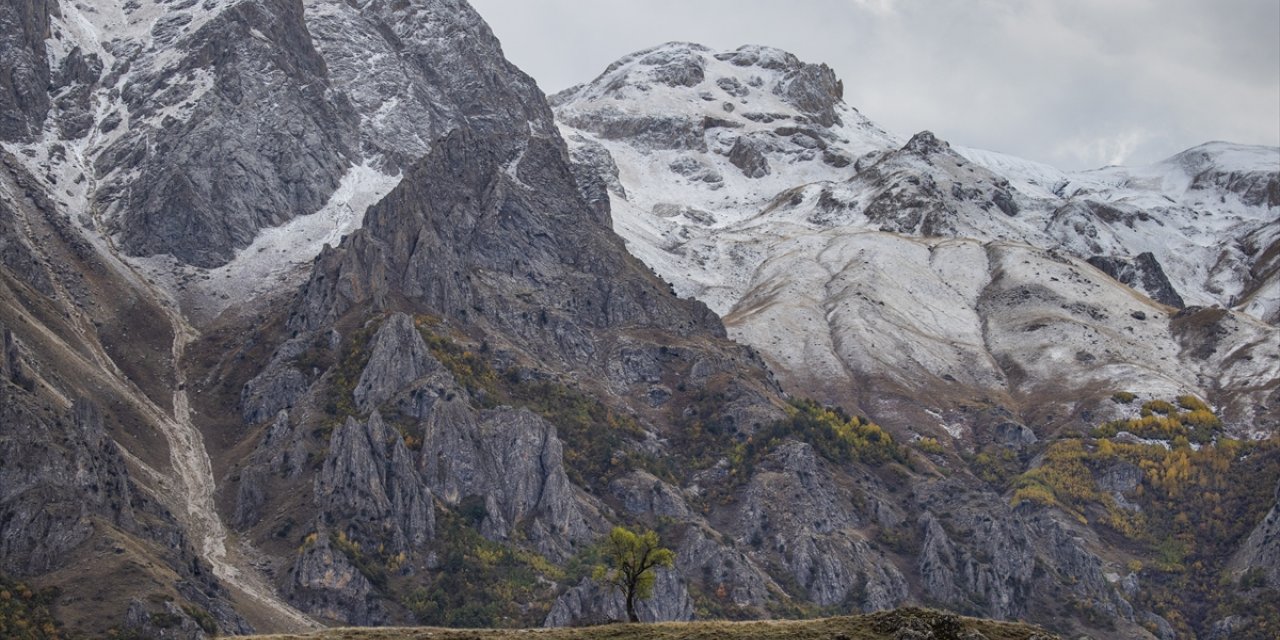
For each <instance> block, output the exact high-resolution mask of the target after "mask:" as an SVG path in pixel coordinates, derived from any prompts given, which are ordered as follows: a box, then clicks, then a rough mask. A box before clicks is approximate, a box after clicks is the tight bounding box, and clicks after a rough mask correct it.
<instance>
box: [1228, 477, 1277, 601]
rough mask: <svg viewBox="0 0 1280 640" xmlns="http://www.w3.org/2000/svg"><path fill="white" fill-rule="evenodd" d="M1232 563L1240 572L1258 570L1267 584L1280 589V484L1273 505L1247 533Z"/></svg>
mask: <svg viewBox="0 0 1280 640" xmlns="http://www.w3.org/2000/svg"><path fill="white" fill-rule="evenodd" d="M1232 564H1233V565H1234V567H1236V570H1237V571H1238V572H1240V573H1244V572H1248V571H1260V572H1261V573H1262V576H1263V578H1264V580H1265V582H1266V584H1267V585H1269V586H1270V587H1271V588H1272V589H1280V486H1277V487H1276V503H1275V506H1273V507H1272V508H1271V511H1269V512H1267V516H1266V517H1265V518H1263V520H1262V522H1260V523H1258V526H1257V527H1254V529H1253V531H1252V532H1250V533H1249V537H1248V538H1247V539H1246V540H1245V542H1244V545H1243V546H1241V548H1240V551H1238V552H1236V556H1235V558H1234V559H1233V563H1232Z"/></svg>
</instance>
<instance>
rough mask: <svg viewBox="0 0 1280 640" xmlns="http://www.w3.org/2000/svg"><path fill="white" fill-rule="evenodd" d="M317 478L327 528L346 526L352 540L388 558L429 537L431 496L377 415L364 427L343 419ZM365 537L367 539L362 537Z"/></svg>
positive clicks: (401, 444)
mask: <svg viewBox="0 0 1280 640" xmlns="http://www.w3.org/2000/svg"><path fill="white" fill-rule="evenodd" d="M329 450H330V454H329V457H328V458H326V459H325V461H324V466H323V467H322V468H321V469H320V473H319V474H318V475H317V476H316V502H317V506H319V508H320V511H321V513H322V514H323V517H324V518H325V520H326V521H327V522H328V523H331V524H332V523H336V522H340V521H341V522H345V523H346V524H347V528H348V529H349V530H351V531H355V532H359V533H353V534H348V535H349V536H350V537H351V538H352V539H353V540H355V541H357V542H362V543H372V544H369V546H370V547H375V546H378V545H379V544H381V545H383V546H385V547H387V549H388V551H389V552H390V553H391V554H395V553H399V552H401V551H405V550H407V549H412V548H418V547H421V546H422V545H423V543H425V542H426V541H427V540H428V539H429V538H431V536H432V534H433V529H434V524H435V518H434V513H433V510H432V505H431V492H430V491H428V490H427V488H426V487H425V486H424V485H423V483H422V478H421V477H420V476H419V475H418V472H417V469H415V468H414V465H413V460H412V458H411V457H410V455H409V450H408V449H407V448H405V445H404V440H403V439H402V438H401V437H400V436H399V434H396V433H394V432H391V431H389V430H388V428H387V426H386V424H384V423H383V422H382V417H381V416H380V415H378V413H377V412H376V411H375V412H374V413H373V415H371V416H370V417H369V420H368V421H367V422H365V423H363V424H361V423H360V422H357V421H356V420H355V419H354V418H347V421H346V423H345V424H343V425H342V426H341V427H338V428H337V429H336V430H335V431H334V432H333V436H332V438H331V439H330V441H329ZM364 532H367V533H364Z"/></svg>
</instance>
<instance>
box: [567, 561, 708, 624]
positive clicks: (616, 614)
mask: <svg viewBox="0 0 1280 640" xmlns="http://www.w3.org/2000/svg"><path fill="white" fill-rule="evenodd" d="M636 615H637V616H639V617H640V621H641V622H670V621H684V620H692V619H693V601H692V600H690V599H689V592H688V591H687V590H686V589H685V588H684V585H683V584H682V583H681V582H680V580H679V578H678V577H677V575H676V573H675V572H673V571H671V570H668V569H659V570H658V571H657V576H656V580H655V581H654V584H653V597H652V598H649V599H648V600H641V601H640V602H639V603H637V605H636ZM626 620H627V605H626V602H625V599H624V597H623V595H622V593H621V592H619V591H618V590H617V589H613V588H612V587H608V586H605V585H600V584H598V583H596V582H594V581H592V580H590V579H585V580H583V581H582V583H581V584H579V585H578V586H576V587H573V588H572V589H569V590H568V591H567V592H565V594H564V595H562V596H560V598H559V599H557V600H556V603H555V606H553V607H552V608H551V613H549V614H548V615H547V620H546V623H545V626H548V627H581V626H586V625H597V624H608V623H611V622H624V621H626Z"/></svg>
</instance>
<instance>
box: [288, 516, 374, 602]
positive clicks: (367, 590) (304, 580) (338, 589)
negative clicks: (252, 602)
mask: <svg viewBox="0 0 1280 640" xmlns="http://www.w3.org/2000/svg"><path fill="white" fill-rule="evenodd" d="M331 535H336V534H334V533H332V532H331V531H330V530H329V529H327V528H325V527H324V526H323V525H318V526H317V528H316V531H315V537H314V539H313V540H311V541H310V542H308V543H306V545H305V546H304V547H303V549H302V550H301V551H300V552H299V554H298V559H297V560H296V561H295V562H294V563H293V567H292V568H291V569H290V570H289V581H288V583H287V584H286V585H285V589H284V594H285V597H287V598H288V599H289V601H290V602H292V603H293V604H294V605H295V606H297V607H299V608H300V609H302V610H303V611H306V612H308V613H310V614H312V615H315V616H318V617H320V618H322V619H327V620H333V621H335V622H338V623H341V624H347V625H358V626H378V625H382V624H386V623H387V622H389V621H390V614H389V613H388V612H387V609H386V605H384V604H383V602H382V600H381V598H379V597H378V595H377V591H376V590H375V589H374V586H373V584H372V583H370V582H369V579H368V578H366V577H365V576H364V575H363V574H362V573H360V570H359V569H357V568H355V567H354V566H352V564H351V562H350V561H349V560H348V559H347V557H346V555H344V554H343V553H342V552H341V551H338V550H336V549H334V548H333V545H332V544H331V541H330V536H331Z"/></svg>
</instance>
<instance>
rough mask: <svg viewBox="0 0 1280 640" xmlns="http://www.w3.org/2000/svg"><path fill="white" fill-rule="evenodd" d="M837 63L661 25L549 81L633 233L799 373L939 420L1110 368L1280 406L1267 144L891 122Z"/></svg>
mask: <svg viewBox="0 0 1280 640" xmlns="http://www.w3.org/2000/svg"><path fill="white" fill-rule="evenodd" d="M796 87H803V89H796ZM841 89H842V87H841V85H840V83H839V81H838V80H836V79H835V78H834V76H832V75H831V74H830V71H829V70H828V69H826V67H825V66H815V65H808V64H805V63H803V62H801V61H799V60H797V59H796V58H795V57H794V56H791V55H790V54H786V53H784V52H780V51H777V50H774V49H767V48H763V47H743V48H741V49H739V50H737V51H732V52H720V53H717V52H714V51H711V50H709V49H706V48H705V47H700V46H698V45H690V44H683V43H672V44H668V45H664V46H661V47H657V48H655V49H651V50H647V51H643V52H640V53H637V54H634V55H631V56H628V57H626V58H623V59H622V60H619V61H618V62H616V63H614V64H613V65H611V66H610V67H609V69H608V70H606V71H605V73H604V74H602V75H601V76H600V77H599V78H597V79H596V80H594V81H593V82H591V83H588V84H586V85H582V86H579V87H575V88H573V89H570V90H568V91H565V92H564V93H562V94H560V95H558V96H556V97H555V99H554V103H555V106H556V109H557V115H558V117H559V120H560V122H561V127H562V130H563V132H564V134H565V137H566V139H568V140H569V141H570V145H571V147H573V150H574V155H575V160H576V161H578V162H579V163H580V168H581V169H582V171H583V173H584V174H586V175H587V176H589V177H588V178H587V180H588V181H591V180H593V179H597V180H598V182H599V183H600V184H601V185H604V187H605V188H607V189H608V191H609V193H610V198H611V201H612V204H613V217H614V226H615V228H616V229H617V230H618V232H619V233H620V234H621V235H622V236H623V237H624V238H625V239H626V240H627V243H628V247H629V248H630V249H631V251H632V252H633V253H635V254H636V255H637V256H639V257H640V258H641V259H643V260H645V261H646V262H647V263H648V264H649V265H650V266H651V267H653V268H654V269H655V271H657V272H658V273H659V275H661V276H663V277H664V278H666V279H667V280H669V281H670V282H671V283H672V284H673V286H674V287H675V288H676V290H677V291H678V292H679V293H681V294H682V295H688V296H692V297H696V298H698V299H700V300H702V301H704V302H706V303H707V304H708V305H709V306H711V307H712V308H713V309H714V310H716V311H717V312H718V313H720V314H721V315H722V316H723V317H724V318H725V321H726V324H727V325H728V326H729V329H730V332H731V334H733V335H734V336H735V337H737V338H738V339H740V340H743V341H744V342H747V343H748V344H751V345H753V346H755V347H757V348H758V349H760V350H761V351H762V352H763V353H764V354H765V355H766V357H767V358H768V359H769V360H770V361H771V363H772V364H773V365H774V366H775V368H776V369H778V371H779V373H781V374H783V377H784V379H785V380H786V381H787V383H788V384H789V385H791V387H792V388H794V389H799V390H804V391H806V392H811V393H820V394H821V395H823V396H824V397H825V398H827V399H829V400H834V401H839V402H844V403H853V404H859V405H861V406H862V407H863V408H864V409H866V410H869V411H874V412H875V413H877V414H879V416H878V417H880V418H881V419H882V420H884V421H886V422H889V423H897V424H900V425H904V426H910V427H912V428H915V429H917V430H923V431H929V430H930V428H931V427H932V426H937V427H941V428H946V430H947V431H948V432H951V433H952V434H953V435H954V434H955V433H957V432H958V427H956V424H958V423H963V422H964V420H963V419H962V418H958V417H956V416H955V415H953V414H954V413H955V412H956V411H961V409H962V408H963V407H964V406H966V405H970V406H971V405H972V403H973V402H975V401H977V400H978V399H979V398H985V400H981V402H990V403H992V404H994V405H999V406H1004V407H1011V408H1015V409H1019V410H1020V411H1021V414H1022V415H1023V417H1024V418H1026V419H1027V420H1029V421H1030V420H1033V419H1036V416H1039V417H1040V418H1043V420H1042V421H1041V422H1040V424H1041V425H1045V426H1047V425H1053V424H1063V423H1071V422H1076V423H1089V422H1090V421H1092V420H1096V419H1098V417H1099V415H1097V412H1098V411H1099V410H1101V411H1103V412H1104V413H1105V411H1107V410H1109V408H1108V407H1107V406H1106V404H1105V403H1100V402H1098V401H1099V400H1101V399H1105V398H1107V397H1109V396H1110V394H1111V393H1112V392H1113V391H1117V390H1121V389H1131V390H1134V391H1139V392H1142V393H1144V394H1149V395H1151V396H1153V397H1156V396H1159V397H1167V396H1169V395H1171V394H1175V393H1182V392H1191V393H1197V394H1200V395H1204V396H1206V397H1210V398H1213V399H1214V401H1216V402H1219V403H1221V404H1223V405H1224V407H1226V410H1227V411H1228V413H1229V414H1230V415H1231V416H1232V418H1233V419H1234V421H1235V427H1236V428H1237V429H1238V430H1239V431H1242V432H1244V431H1257V430H1259V429H1263V428H1265V429H1272V428H1274V425H1272V423H1271V422H1270V421H1272V420H1274V416H1272V415H1271V414H1270V413H1268V412H1269V411H1271V410H1270V409H1266V408H1265V407H1267V406H1268V403H1267V402H1266V401H1265V400H1266V396H1267V394H1269V393H1271V392H1273V391H1274V387H1275V384H1276V383H1275V380H1276V378H1277V376H1278V375H1280V346H1277V345H1280V332H1277V330H1276V328H1275V326H1274V325H1275V323H1276V321H1277V319H1280V318H1278V316H1280V304H1278V303H1277V292H1278V291H1280V286H1278V285H1277V284H1276V282H1277V275H1276V271H1277V269H1276V267H1277V262H1280V260H1277V258H1276V253H1277V246H1280V245H1277V237H1280V233H1278V232H1277V229H1280V149H1275V148H1267V147H1247V146H1241V145H1231V144H1226V143H1210V144H1207V145H1203V146H1201V147H1197V148H1195V149H1191V150H1188V151H1186V152H1184V153H1182V154H1179V155H1178V156H1175V157H1173V158H1170V159H1169V160H1166V161H1163V162H1160V163H1157V164H1155V165H1153V166H1150V167H1140V168H1121V167H1110V168H1107V169H1101V170H1097V171H1090V172H1083V173H1077V174H1070V173H1066V172H1063V171H1059V170H1057V169H1055V168H1053V167H1049V166H1047V165H1043V164H1040V163H1035V162H1031V161H1027V160H1022V159H1019V158H1015V157H1012V156H1007V155H1004V154H999V153H995V152H990V151H982V150H975V149H952V148H951V147H950V145H948V144H947V143H946V142H944V141H941V140H938V139H936V138H935V137H934V136H933V135H931V134H929V133H927V132H925V133H921V134H919V135H917V136H915V137H913V138H912V139H911V140H910V141H907V142H906V143H905V144H903V143H902V142H901V141H899V140H896V139H895V138H893V137H892V136H891V135H889V134H887V133H885V132H883V131H882V130H880V129H879V128H878V127H876V126H875V125H874V124H873V123H871V122H869V121H868V120H866V118H864V117H862V116H861V115H860V114H859V113H858V112H857V111H856V110H854V109H852V108H850V107H848V106H847V105H845V104H844V103H843V102H842V101H841V99H840V94H841ZM796 95H799V96H801V98H799V99H796V98H795V96H796ZM846 159H848V160H849V161H848V162H846ZM1190 305H1198V306H1203V307H1214V306H1217V307H1222V308H1229V309H1234V311H1233V312H1231V313H1228V314H1222V313H1220V312H1213V311H1212V310H1210V311H1205V312H1201V311H1197V310H1196V309H1194V308H1188V309H1186V310H1184V311H1180V309H1182V308H1183V307H1188V306H1190ZM1188 318H1192V319H1193V320H1187V319H1188ZM1206 324H1207V325H1211V328H1210V329H1206V328H1205V325H1206ZM1202 331H1208V334H1211V335H1213V336H1215V337H1213V338H1212V340H1211V341H1213V342H1214V347H1213V348H1211V349H1209V350H1207V351H1206V350H1204V349H1196V348H1195V347H1196V344H1197V341H1199V340H1201V339H1203V338H1204V336H1203V335H1199V334H1198V333H1197V332H1202ZM1272 404H1274V403H1272ZM1228 405H1229V406H1228ZM1033 407H1034V408H1033ZM1259 407H1263V408H1262V409H1259ZM1268 416H1270V417H1268ZM1265 425H1272V426H1265Z"/></svg>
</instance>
